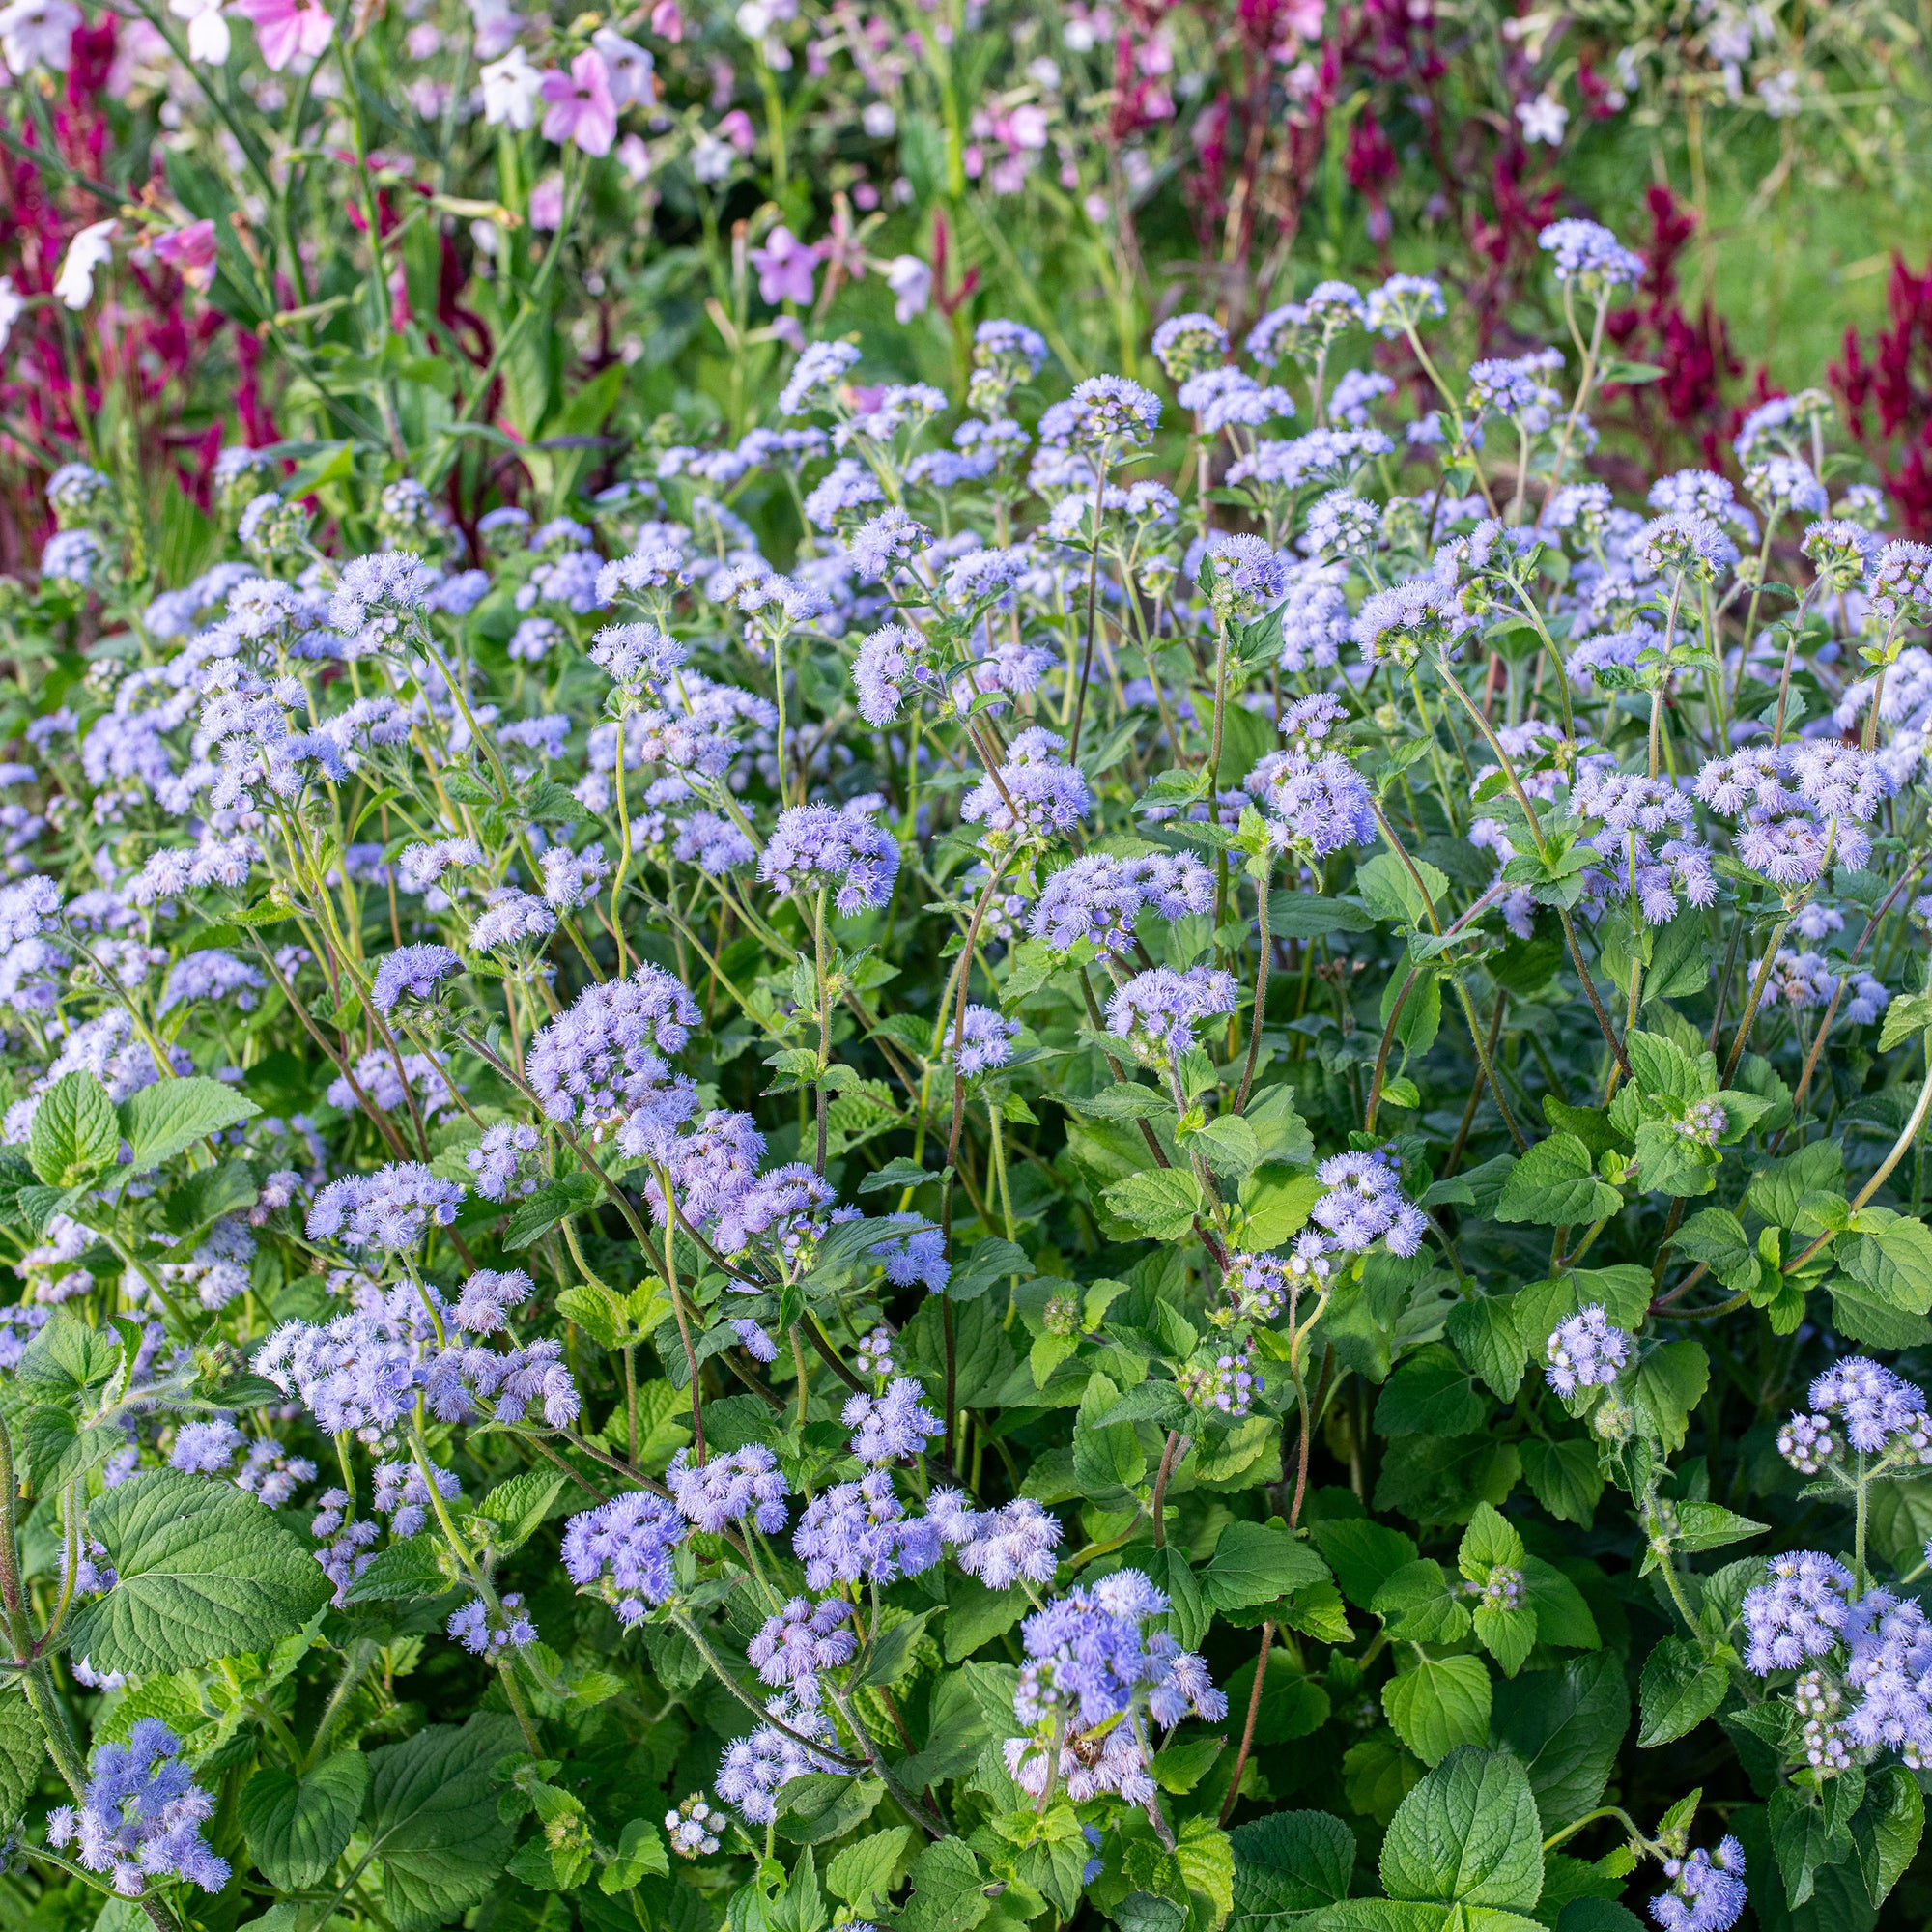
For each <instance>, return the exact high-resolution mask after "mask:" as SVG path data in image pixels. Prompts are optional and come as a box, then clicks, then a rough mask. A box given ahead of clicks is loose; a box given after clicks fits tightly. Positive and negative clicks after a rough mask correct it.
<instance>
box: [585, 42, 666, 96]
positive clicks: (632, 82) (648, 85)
mask: <svg viewBox="0 0 1932 1932" xmlns="http://www.w3.org/2000/svg"><path fill="white" fill-rule="evenodd" d="M590 44H591V46H592V47H593V48H594V49H595V50H596V51H597V52H598V53H600V54H602V55H603V56H604V68H605V71H606V74H607V76H608V78H609V80H610V83H611V99H612V100H613V101H615V102H616V104H617V108H618V111H619V112H620V113H621V112H622V111H623V109H625V108H626V107H635V106H638V105H639V103H641V104H642V105H644V106H646V107H648V106H649V105H650V104H651V102H652V101H653V100H654V99H656V98H657V85H656V82H655V81H654V80H653V78H652V75H653V72H654V71H655V68H656V63H655V62H654V61H653V60H652V59H651V57H650V55H649V53H648V52H646V51H645V49H644V48H642V47H640V46H639V45H638V43H636V42H635V41H627V40H626V39H625V38H624V37H623V35H622V34H620V33H618V32H617V31H616V30H615V29H614V28H611V27H599V28H598V29H597V31H596V32H595V33H594V34H592V35H591V37H590Z"/></svg>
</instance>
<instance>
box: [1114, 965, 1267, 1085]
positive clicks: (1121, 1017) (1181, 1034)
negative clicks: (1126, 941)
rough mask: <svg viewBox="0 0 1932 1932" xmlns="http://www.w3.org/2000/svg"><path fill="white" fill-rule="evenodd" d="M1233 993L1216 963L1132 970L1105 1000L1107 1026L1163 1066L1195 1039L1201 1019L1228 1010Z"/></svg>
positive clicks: (1235, 997)
mask: <svg viewBox="0 0 1932 1932" xmlns="http://www.w3.org/2000/svg"><path fill="white" fill-rule="evenodd" d="M1239 998H1240V989H1239V987H1237V986H1236V983H1235V977H1234V975H1233V974H1232V973H1224V972H1222V971H1221V970H1220V969H1219V968H1217V967H1211V966H1191V967H1189V968H1188V969H1187V971H1186V972H1184V973H1177V972H1176V971H1174V969H1173V968H1172V967H1169V966H1156V967H1154V968H1153V969H1152V970H1151V971H1150V972H1146V973H1139V974H1136V975H1135V976H1134V978H1133V979H1131V980H1128V981H1127V982H1126V984H1125V985H1123V986H1122V987H1121V989H1120V990H1119V991H1118V992H1117V993H1115V995H1114V996H1113V998H1112V999H1111V1000H1109V1001H1108V1002H1107V1030H1108V1031H1109V1032H1110V1033H1112V1034H1113V1035H1114V1036H1115V1037H1116V1038H1119V1039H1123V1040H1125V1041H1126V1042H1127V1044H1128V1045H1129V1046H1130V1047H1131V1048H1132V1049H1133V1052H1134V1054H1135V1057H1136V1058H1137V1059H1140V1060H1142V1061H1144V1062H1145V1063H1146V1064H1147V1065H1150V1066H1154V1067H1169V1066H1172V1065H1174V1063H1175V1062H1176V1061H1178V1060H1179V1058H1180V1057H1181V1056H1182V1055H1183V1054H1185V1053H1187V1052H1189V1051H1190V1050H1191V1049H1192V1048H1193V1047H1194V1046H1195V1045H1196V1044H1197V1040H1198V1029H1199V1028H1200V1027H1201V1025H1202V1024H1203V1022H1204V1021H1207V1020H1209V1019H1212V1018H1213V1017H1214V1016H1215V1015H1216V1014H1220V1013H1232V1012H1233V1011H1234V1010H1235V1008H1236V1005H1237V1003H1238V1001H1239Z"/></svg>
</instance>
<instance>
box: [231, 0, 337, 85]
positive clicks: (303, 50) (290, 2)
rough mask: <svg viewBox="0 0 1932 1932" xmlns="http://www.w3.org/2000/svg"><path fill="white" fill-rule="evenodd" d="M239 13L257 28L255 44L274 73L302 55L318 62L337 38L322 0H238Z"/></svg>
mask: <svg viewBox="0 0 1932 1932" xmlns="http://www.w3.org/2000/svg"><path fill="white" fill-rule="evenodd" d="M235 4H236V11H237V12H238V13H239V14H241V17H242V18H243V19H244V20H246V21H247V22H248V23H249V24H250V25H251V26H252V27H253V28H254V29H255V43H256V45H257V46H259V47H260V48H261V49H262V60H263V63H264V64H265V65H266V66H267V68H268V69H269V71H270V73H279V72H281V71H282V69H283V68H285V67H287V66H288V64H289V63H290V62H291V61H292V60H294V59H295V57H296V56H297V55H298V54H301V55H304V56H306V58H308V59H309V60H314V59H316V58H317V56H318V55H320V54H321V53H322V51H323V50H324V49H325V48H326V47H327V45H328V43H329V42H330V41H331V40H332V39H333V38H334V37H335V22H334V20H333V19H332V18H331V17H330V15H329V13H328V10H327V8H326V7H325V6H323V5H322V0H235Z"/></svg>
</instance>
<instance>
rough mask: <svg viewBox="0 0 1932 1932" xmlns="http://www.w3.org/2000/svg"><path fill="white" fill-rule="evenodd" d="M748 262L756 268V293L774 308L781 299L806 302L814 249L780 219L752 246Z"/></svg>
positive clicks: (813, 272) (814, 262) (815, 261)
mask: <svg viewBox="0 0 1932 1932" xmlns="http://www.w3.org/2000/svg"><path fill="white" fill-rule="evenodd" d="M752 266H753V268H754V269H755V270H757V271H758V294H759V296H760V297H761V298H763V299H764V300H766V301H768V302H770V303H771V304H772V306H773V307H774V308H776V307H777V306H778V304H779V303H780V302H784V301H795V302H797V303H799V304H800V306H801V307H803V306H805V305H807V304H809V303H810V300H811V297H812V285H813V280H814V278H815V277H816V275H817V273H818V250H817V249H816V248H813V247H810V246H808V245H807V244H806V243H805V242H803V241H800V240H799V239H798V237H797V236H796V235H794V234H793V233H792V232H791V230H790V229H789V228H787V227H786V226H785V225H784V223H783V222H780V224H779V225H778V226H777V227H776V228H774V229H773V230H772V232H771V236H770V238H769V239H768V240H767V241H766V242H765V245H764V246H763V247H762V248H753V250H752Z"/></svg>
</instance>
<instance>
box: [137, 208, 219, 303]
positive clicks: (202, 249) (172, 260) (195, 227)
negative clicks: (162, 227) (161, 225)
mask: <svg viewBox="0 0 1932 1932" xmlns="http://www.w3.org/2000/svg"><path fill="white" fill-rule="evenodd" d="M149 246H150V247H152V248H153V249H154V251H155V255H156V260H158V261H162V262H165V263H166V264H167V265H168V267H169V268H171V269H173V270H175V271H176V272H177V273H178V274H179V275H180V276H181V278H182V280H183V281H185V283H186V284H187V285H188V287H189V288H191V289H200V290H202V291H204V292H205V291H206V290H207V289H208V288H209V287H210V286H211V284H212V283H213V280H214V254H215V244H214V223H213V221H190V222H189V223H188V224H187V226H186V227H185V228H172V229H170V230H169V231H168V232H167V234H165V235H157V236H156V237H155V239H154V241H152V242H150V243H149Z"/></svg>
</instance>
